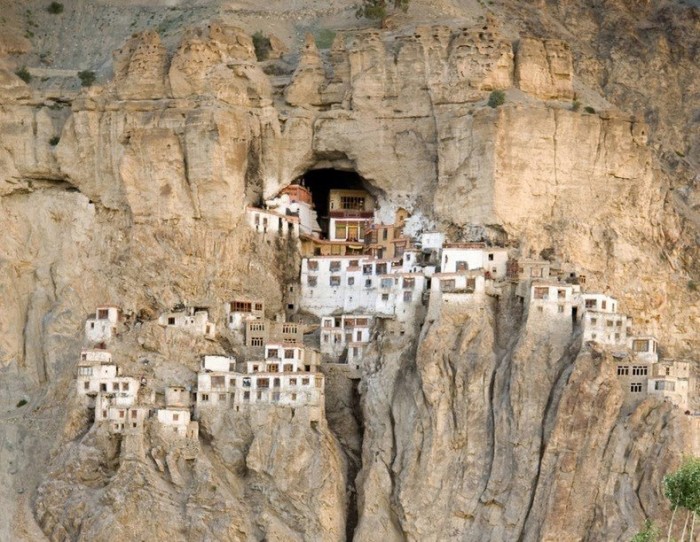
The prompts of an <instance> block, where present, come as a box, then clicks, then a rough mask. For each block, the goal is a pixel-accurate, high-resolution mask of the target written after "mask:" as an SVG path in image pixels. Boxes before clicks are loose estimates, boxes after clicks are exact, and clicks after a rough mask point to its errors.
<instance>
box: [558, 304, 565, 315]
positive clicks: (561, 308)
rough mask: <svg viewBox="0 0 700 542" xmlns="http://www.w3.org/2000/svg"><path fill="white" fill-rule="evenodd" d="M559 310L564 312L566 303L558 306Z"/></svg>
mask: <svg viewBox="0 0 700 542" xmlns="http://www.w3.org/2000/svg"><path fill="white" fill-rule="evenodd" d="M557 312H559V313H562V312H564V305H559V306H557Z"/></svg>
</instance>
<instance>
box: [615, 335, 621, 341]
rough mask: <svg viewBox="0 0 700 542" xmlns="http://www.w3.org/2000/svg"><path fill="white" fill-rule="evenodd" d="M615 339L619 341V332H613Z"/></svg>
mask: <svg viewBox="0 0 700 542" xmlns="http://www.w3.org/2000/svg"><path fill="white" fill-rule="evenodd" d="M615 340H616V341H619V340H620V334H619V333H615Z"/></svg>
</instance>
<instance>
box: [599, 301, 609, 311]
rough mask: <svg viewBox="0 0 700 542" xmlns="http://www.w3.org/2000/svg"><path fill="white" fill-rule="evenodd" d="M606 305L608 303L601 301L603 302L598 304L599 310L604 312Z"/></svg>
mask: <svg viewBox="0 0 700 542" xmlns="http://www.w3.org/2000/svg"><path fill="white" fill-rule="evenodd" d="M607 304H608V302H607V301H605V299H603V300H602V301H601V302H600V308H601V309H603V310H605V308H606V306H607Z"/></svg>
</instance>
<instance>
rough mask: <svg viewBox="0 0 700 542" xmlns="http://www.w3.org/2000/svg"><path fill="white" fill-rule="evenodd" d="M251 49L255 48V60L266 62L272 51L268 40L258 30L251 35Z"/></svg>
mask: <svg viewBox="0 0 700 542" xmlns="http://www.w3.org/2000/svg"><path fill="white" fill-rule="evenodd" d="M253 47H254V48H255V58H257V59H258V61H262V60H267V58H268V57H269V56H270V51H271V50H272V45H271V44H270V38H268V37H267V36H266V35H264V34H263V33H262V32H260V30H258V31H257V32H256V33H255V34H253Z"/></svg>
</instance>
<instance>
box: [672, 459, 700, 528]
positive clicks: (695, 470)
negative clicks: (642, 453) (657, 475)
mask: <svg viewBox="0 0 700 542" xmlns="http://www.w3.org/2000/svg"><path fill="white" fill-rule="evenodd" d="M664 495H665V496H666V498H667V499H668V500H669V501H671V507H672V508H673V514H672V515H671V522H670V523H669V525H668V537H667V539H668V540H670V539H671V530H672V529H673V520H674V518H675V516H676V512H677V511H678V508H685V510H686V516H685V524H684V525H683V534H682V535H681V540H684V539H685V533H686V530H687V528H688V519H689V518H690V516H691V515H692V517H693V521H692V522H691V524H690V540H692V539H693V530H694V528H695V516H696V514H698V513H700V458H697V457H692V458H688V459H686V460H685V461H684V462H683V464H682V465H681V468H679V469H678V470H677V471H676V472H673V473H671V474H669V475H668V476H664Z"/></svg>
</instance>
